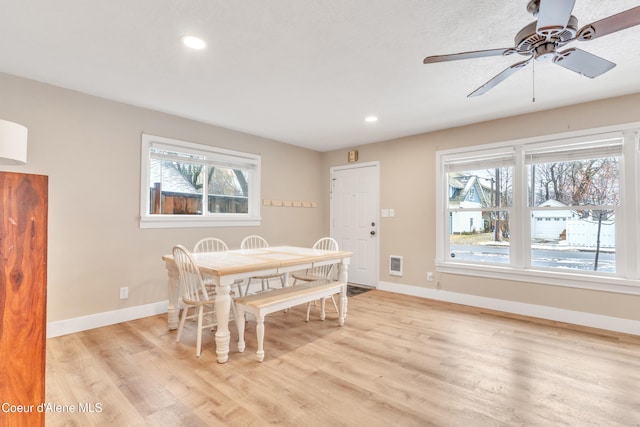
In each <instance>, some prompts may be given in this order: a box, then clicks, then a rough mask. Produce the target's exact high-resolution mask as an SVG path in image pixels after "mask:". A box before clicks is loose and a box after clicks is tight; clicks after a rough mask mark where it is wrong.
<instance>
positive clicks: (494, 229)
mask: <svg viewBox="0 0 640 427" xmlns="http://www.w3.org/2000/svg"><path fill="white" fill-rule="evenodd" d="M511 177H512V168H511V167H501V168H495V169H483V170H472V171H463V172H456V173H449V174H448V182H449V236H450V237H449V249H450V252H451V253H450V255H451V258H455V259H456V260H465V261H480V262H490V263H509V259H510V257H509V256H510V248H509V215H510V207H511V204H512V200H513V197H512V190H511V187H512V185H511V181H512V180H511ZM505 208H506V209H505Z"/></svg>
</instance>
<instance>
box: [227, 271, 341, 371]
mask: <svg viewBox="0 0 640 427" xmlns="http://www.w3.org/2000/svg"><path fill="white" fill-rule="evenodd" d="M334 294H340V304H339V308H340V312H339V313H338V323H339V324H340V326H342V325H344V319H345V314H346V306H347V284H346V283H344V282H336V281H333V280H329V279H323V280H316V281H313V282H308V283H304V284H301V285H295V286H289V287H286V288H282V289H275V290H272V291H268V292H262V293H259V294H255V295H248V296H245V297H241V298H237V299H236V300H235V305H236V309H237V312H236V313H237V314H236V315H237V319H236V322H237V326H238V351H239V352H240V353H242V352H243V351H244V327H245V313H251V314H253V315H254V316H255V317H256V335H257V338H258V351H257V352H256V356H257V359H258V362H262V361H263V360H264V349H263V343H264V317H265V316H266V315H267V314H270V313H273V312H275V311H279V310H284V309H287V308H291V307H293V306H296V305H299V304H306V303H308V302H311V301H315V300H318V299H321V298H324V297H329V296H332V295H334Z"/></svg>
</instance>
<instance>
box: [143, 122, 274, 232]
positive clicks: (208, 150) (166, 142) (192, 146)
mask: <svg viewBox="0 0 640 427" xmlns="http://www.w3.org/2000/svg"><path fill="white" fill-rule="evenodd" d="M151 148H161V149H169V150H175V151H177V152H182V153H191V154H198V155H202V156H205V157H206V159H207V162H209V163H220V164H224V165H225V166H227V167H238V168H242V169H248V170H249V171H250V173H249V177H248V184H249V200H248V213H246V214H245V213H210V212H207V210H206V209H203V213H202V214H200V215H167V214H150V213H149V205H150V197H151V196H150V191H149V189H150V188H151V184H152V183H151V182H150V178H151V176H150V175H151V155H150V154H151V151H150V150H151ZM260 165H261V156H260V155H257V154H251V153H243V152H240V151H233V150H228V149H224V148H218V147H212V146H209V145H203V144H196V143H193V142H187V141H181V140H177V139H171V138H165V137H161V136H155V135H148V134H144V133H143V134H142V137H141V160H140V228H179V227H237V226H258V225H260V221H261V219H262V218H261V216H260ZM203 206H206V204H203Z"/></svg>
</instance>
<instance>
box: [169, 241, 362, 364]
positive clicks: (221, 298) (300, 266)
mask: <svg viewBox="0 0 640 427" xmlns="http://www.w3.org/2000/svg"><path fill="white" fill-rule="evenodd" d="M192 255H193V257H194V259H195V261H196V263H197V264H198V267H199V268H200V271H201V272H202V274H203V275H206V276H207V277H210V278H212V279H213V282H214V283H215V285H216V298H215V309H216V317H217V323H218V327H217V329H216V335H215V341H216V354H217V359H218V363H226V362H227V360H228V359H229V341H230V336H231V335H230V333H229V312H230V307H231V297H230V295H229V292H230V289H231V285H232V284H233V283H234V282H235V281H236V280H247V279H249V278H250V277H254V276H261V275H267V274H285V278H286V279H288V274H289V273H290V272H293V271H299V270H304V269H307V268H312V267H314V266H322V265H327V264H337V265H338V280H339V281H341V282H344V283H347V269H348V265H349V261H350V260H351V255H352V253H351V252H349V251H329V250H321V249H313V248H305V247H297V246H273V247H268V248H261V249H237V250H230V251H223V252H200V253H193V254H192ZM162 259H163V261H164V262H165V266H166V268H167V273H168V280H167V284H168V291H169V309H168V326H169V329H177V328H178V317H179V311H180V302H179V301H180V286H179V275H178V267H177V265H176V263H175V262H174V259H173V255H165V256H163V257H162ZM285 283H288V280H285Z"/></svg>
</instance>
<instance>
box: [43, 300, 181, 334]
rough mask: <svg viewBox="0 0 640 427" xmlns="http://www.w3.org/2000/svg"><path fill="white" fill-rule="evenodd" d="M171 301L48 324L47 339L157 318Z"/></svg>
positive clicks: (165, 310)
mask: <svg viewBox="0 0 640 427" xmlns="http://www.w3.org/2000/svg"><path fill="white" fill-rule="evenodd" d="M168 307H169V301H160V302H154V303H151V304H145V305H138V306H136V307H128V308H123V309H121V310H113V311H105V312H103V313H96V314H91V315H88V316H82V317H75V318H73V319H65V320H58V321H56V322H48V323H47V338H53V337H59V336H61V335H67V334H73V333H75V332H81V331H86V330H89V329H94V328H100V327H102V326H109V325H114V324H116V323H122V322H126V321H129V320H135V319H141V318H143V317H149V316H155V315H156V314H162V313H166V312H167V308H168Z"/></svg>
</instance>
